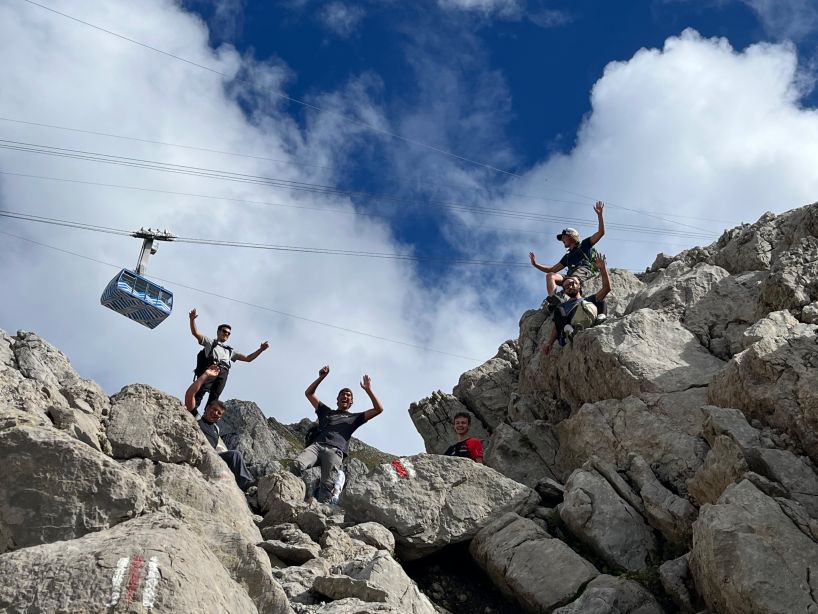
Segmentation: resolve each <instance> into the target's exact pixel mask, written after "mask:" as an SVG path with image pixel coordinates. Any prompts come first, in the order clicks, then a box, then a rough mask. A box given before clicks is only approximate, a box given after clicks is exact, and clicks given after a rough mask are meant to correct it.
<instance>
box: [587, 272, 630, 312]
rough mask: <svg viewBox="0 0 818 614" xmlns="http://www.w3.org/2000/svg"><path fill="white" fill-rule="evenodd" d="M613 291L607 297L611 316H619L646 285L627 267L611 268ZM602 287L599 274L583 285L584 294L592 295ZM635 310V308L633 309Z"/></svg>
mask: <svg viewBox="0 0 818 614" xmlns="http://www.w3.org/2000/svg"><path fill="white" fill-rule="evenodd" d="M609 275H610V278H611V291H610V292H609V293H608V296H606V297H605V306H606V307H607V310H608V317H609V318H619V317H621V316H623V315H625V313H626V312H627V310H628V305H630V303H631V301H632V300H633V298H634V297H635V296H637V295H638V294H639V293H640V292H641V291H642V289H643V288H644V287H645V283H644V282H643V281H641V280H640V279H639V278H638V277H637V276H636V275H634V274H633V273H631V272H630V271H628V270H626V269H610V270H609ZM601 289H602V280H601V279H600V277H599V276H597V277H594V278H593V279H590V280H588V281H587V282H585V283H584V284H583V285H582V294H583V296H592V295H594V294H596V293H597V292H599V291H600V290H601ZM631 311H633V310H631Z"/></svg>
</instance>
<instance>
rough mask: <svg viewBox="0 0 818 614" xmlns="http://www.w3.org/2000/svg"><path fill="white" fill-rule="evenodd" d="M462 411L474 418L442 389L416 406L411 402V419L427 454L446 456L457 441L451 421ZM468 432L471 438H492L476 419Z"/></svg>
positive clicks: (463, 406)
mask: <svg viewBox="0 0 818 614" xmlns="http://www.w3.org/2000/svg"><path fill="white" fill-rule="evenodd" d="M459 412H465V413H467V414H470V415H472V414H471V412H470V411H469V410H468V408H467V407H466V406H465V405H463V403H461V402H460V401H459V400H458V399H457V398H455V397H454V396H452V395H450V394H445V393H443V392H441V391H439V390H438V391H436V392H433V393H432V394H431V396H429V397H426V398H425V399H422V400H420V401H418V402H417V403H412V405H411V406H410V407H409V417H411V418H412V422H413V423H414V425H415V428H416V429H417V431H418V433H420V436H421V437H422V438H423V443H424V444H425V446H426V451H427V452H429V453H430V454H443V453H444V452H445V451H446V448H448V447H449V446H450V445H452V444H453V443H454V442H455V441H457V434H456V433H455V432H454V428H453V427H452V419H453V418H454V415H455V414H457V413H459ZM469 433H470V434H471V436H472V437H478V438H479V439H483V440H488V437H489V434H488V431H486V429H485V427H484V426H483V425H482V423H481V422H480V420H478V419H477V418H476V417H475V418H472V421H471V428H470V429H469Z"/></svg>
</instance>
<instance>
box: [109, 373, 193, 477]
mask: <svg viewBox="0 0 818 614" xmlns="http://www.w3.org/2000/svg"><path fill="white" fill-rule="evenodd" d="M107 434H108V440H109V441H110V442H111V449H112V452H113V456H114V458H121V459H128V458H135V457H139V458H150V459H151V460H155V461H162V462H165V463H182V462H185V463H189V464H191V465H195V464H196V463H198V462H199V460H200V459H201V456H202V446H203V445H209V444H208V443H207V440H206V439H205V438H204V435H202V432H201V430H200V429H199V426H198V425H197V424H196V420H195V419H194V418H193V416H192V415H191V414H190V412H188V411H187V410H185V408H184V407H183V406H182V404H181V403H180V402H179V400H178V399H176V398H175V397H172V396H170V395H169V394H166V393H164V392H161V391H159V390H156V389H155V388H151V387H150V386H145V385H144V384H132V385H130V386H125V387H124V388H123V389H122V390H121V391H120V392H118V393H117V394H115V395H114V396H113V397H111V415H110V419H109V421H108V431H107Z"/></svg>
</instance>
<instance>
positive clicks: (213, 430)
mask: <svg viewBox="0 0 818 614" xmlns="http://www.w3.org/2000/svg"><path fill="white" fill-rule="evenodd" d="M198 422H199V428H200V429H202V433H204V436H205V438H206V439H207V441H208V442H209V443H210V445H211V446H213V448H214V449H215V450H216V452H227V446H226V445H224V442H223V441H222V438H221V435H220V434H219V425H218V424H215V423H213V422H207V421H206V420H205V419H204V416H200V417H199V419H198Z"/></svg>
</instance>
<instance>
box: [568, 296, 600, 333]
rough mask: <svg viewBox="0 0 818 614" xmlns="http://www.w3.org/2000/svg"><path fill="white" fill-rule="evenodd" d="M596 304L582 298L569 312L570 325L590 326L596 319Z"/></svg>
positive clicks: (575, 326)
mask: <svg viewBox="0 0 818 614" xmlns="http://www.w3.org/2000/svg"><path fill="white" fill-rule="evenodd" d="M596 315H597V314H596V305H594V304H593V303H592V302H590V301H586V300H582V301H580V302H579V305H577V306H576V307H574V311H573V313H572V314H571V326H573V327H574V329H581V328H590V327H591V326H593V325H594V321H595V320H596Z"/></svg>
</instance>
